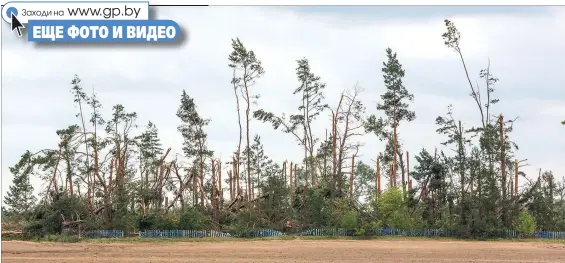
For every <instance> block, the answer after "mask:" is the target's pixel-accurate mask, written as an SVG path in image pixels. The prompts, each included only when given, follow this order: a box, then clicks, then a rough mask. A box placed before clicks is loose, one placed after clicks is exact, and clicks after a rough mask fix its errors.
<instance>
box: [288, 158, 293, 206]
mask: <svg viewBox="0 0 565 263" xmlns="http://www.w3.org/2000/svg"><path fill="white" fill-rule="evenodd" d="M292 170H293V166H292V162H290V176H289V178H290V181H289V184H288V185H289V186H290V207H292V204H293V202H292V194H293V192H292V185H293V182H292V180H293V175H292V174H293V173H292Z"/></svg>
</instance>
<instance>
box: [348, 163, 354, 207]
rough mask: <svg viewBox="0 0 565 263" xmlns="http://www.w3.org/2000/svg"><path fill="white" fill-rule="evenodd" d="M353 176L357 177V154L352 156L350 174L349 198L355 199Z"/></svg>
mask: <svg viewBox="0 0 565 263" xmlns="http://www.w3.org/2000/svg"><path fill="white" fill-rule="evenodd" d="M353 177H355V154H354V155H352V156H351V174H350V175H349V198H351V199H353Z"/></svg>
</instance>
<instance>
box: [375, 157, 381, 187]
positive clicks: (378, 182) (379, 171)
mask: <svg viewBox="0 0 565 263" xmlns="http://www.w3.org/2000/svg"><path fill="white" fill-rule="evenodd" d="M376 173H377V182H376V184H377V196H380V195H381V157H380V156H379V155H377V172H376Z"/></svg>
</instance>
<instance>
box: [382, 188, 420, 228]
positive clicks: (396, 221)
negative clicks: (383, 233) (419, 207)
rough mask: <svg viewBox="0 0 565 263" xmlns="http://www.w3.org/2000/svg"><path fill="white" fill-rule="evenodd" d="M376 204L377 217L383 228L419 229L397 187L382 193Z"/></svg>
mask: <svg viewBox="0 0 565 263" xmlns="http://www.w3.org/2000/svg"><path fill="white" fill-rule="evenodd" d="M377 202H378V211H379V216H380V219H381V220H382V223H383V225H384V226H387V227H391V228H398V229H406V230H409V229H416V228H419V227H421V222H420V220H419V218H418V217H417V215H410V213H409V211H408V207H407V205H406V202H404V200H403V197H402V191H401V190H399V189H398V188H397V187H392V188H390V189H387V190H386V191H384V192H383V193H382V194H381V196H380V198H379V199H378V201H377Z"/></svg>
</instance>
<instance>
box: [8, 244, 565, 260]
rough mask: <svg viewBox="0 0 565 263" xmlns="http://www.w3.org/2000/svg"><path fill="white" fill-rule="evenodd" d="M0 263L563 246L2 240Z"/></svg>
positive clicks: (466, 256) (482, 255)
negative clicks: (0, 258)
mask: <svg viewBox="0 0 565 263" xmlns="http://www.w3.org/2000/svg"><path fill="white" fill-rule="evenodd" d="M2 262H18V263H29V262H34V263H37V262H46V263H47V262H57V263H62V262H80V263H87V262H102V263H108V262H229V263H231V262H258V263H263V262H265V263H274V262H319V263H322V262H351V263H353V262H355V263H361V262H394V263H404V262H430V263H431V262H433V263H436V262H489V263H492V262H512V263H519V262H539V263H541V262H561V263H563V262H565V244H557V243H544V242H534V243H525V242H465V241H435V240H429V241H426V240H424V241H421V240H390V241H383V240H368V241H357V240H351V241H349V240H328V241H319V240H316V241H306V240H287V241H282V240H281V241H279V240H275V241H249V242H241V241H236V242H231V241H230V242H171V243H163V242H158V243H145V242H132V243H33V242H22V241H5V242H2Z"/></svg>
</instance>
